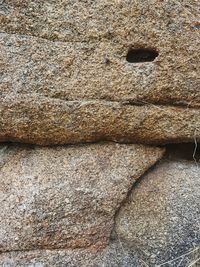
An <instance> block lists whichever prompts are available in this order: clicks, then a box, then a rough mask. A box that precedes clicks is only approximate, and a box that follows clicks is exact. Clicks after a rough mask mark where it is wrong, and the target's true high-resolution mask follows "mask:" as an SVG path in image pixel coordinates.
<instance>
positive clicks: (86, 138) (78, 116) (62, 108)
mask: <svg viewBox="0 0 200 267" xmlns="http://www.w3.org/2000/svg"><path fill="white" fill-rule="evenodd" d="M0 114H1V116H0V129H1V131H0V141H4V142H5V141H10V140H12V141H16V142H26V143H36V144H42V145H48V144H65V143H68V144H71V143H77V142H82V143H83V142H94V141H99V140H110V141H118V142H134V141H135V142H141V143H150V144H152V143H154V144H161V143H170V142H193V141H194V140H195V139H196V140H200V119H199V118H200V109H186V110H185V109H184V108H177V107H164V106H151V105H147V106H130V105H123V104H120V103H117V102H105V101H104V102H99V101H84V102H76V101H70V102H67V101H61V100H58V99H53V100H50V101H49V99H48V98H46V97H41V96H31V95H23V96H20V97H18V96H16V95H12V96H11V95H9V96H5V97H4V98H3V99H2V101H1V104H0Z"/></svg>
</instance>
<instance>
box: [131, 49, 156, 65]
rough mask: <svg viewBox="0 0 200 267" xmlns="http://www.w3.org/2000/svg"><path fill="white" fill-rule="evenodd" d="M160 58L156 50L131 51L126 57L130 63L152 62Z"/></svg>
mask: <svg viewBox="0 0 200 267" xmlns="http://www.w3.org/2000/svg"><path fill="white" fill-rule="evenodd" d="M157 56H158V52H157V51H156V50H154V49H143V48H139V49H130V50H129V51H128V54H127V56H126V60H127V61H128V62H130V63H140V62H151V61H154V59H155V58H156V57H157Z"/></svg>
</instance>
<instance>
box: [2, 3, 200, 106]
mask: <svg viewBox="0 0 200 267" xmlns="http://www.w3.org/2000/svg"><path fill="white" fill-rule="evenodd" d="M49 5H51V4H49ZM88 5H90V4H88ZM52 8H53V7H52ZM96 8H97V9H98V6H97V7H96ZM116 8H117V7H116ZM127 8H128V6H127ZM172 8H173V7H172ZM129 9H130V7H129ZM96 11H97V10H96ZM116 11H117V9H116ZM88 12H89V10H88ZM156 12H165V9H164V8H160V10H157V11H156ZM118 14H119V15H118V16H119V18H118V19H119V22H118V23H117V25H116V29H117V27H120V25H121V23H122V21H121V17H120V12H119V13H118ZM58 15H59V13H58ZM148 15H149V16H150V14H146V15H145V16H147V18H148ZM177 15H178V16H180V13H179V14H177ZM126 16H127V17H126V20H129V21H130V22H131V21H132V17H133V14H129V13H128V14H126ZM128 16H129V17H128ZM151 16H152V17H151ZM151 16H150V17H149V18H148V19H149V20H150V22H149V24H147V25H146V26H145V27H146V28H145V31H147V29H149V28H150V27H151V26H152V25H151V24H152V23H153V21H155V20H156V19H158V18H156V17H153V16H156V15H155V14H154V13H153V14H152V15H151ZM30 19H31V18H30ZM32 19H34V20H36V22H38V20H39V19H40V18H35V17H34V18H32ZM74 19H75V18H74ZM116 19H117V18H116ZM162 19H163V17H162ZM102 20H103V18H102ZM160 20H161V18H160V19H159V20H158V23H159V25H160V27H161V29H160V31H159V32H157V31H158V29H155V27H154V28H153V29H151V30H149V33H144V31H143V33H142V32H139V30H141V29H140V27H139V26H138V24H140V23H141V21H140V20H139V21H138V22H136V21H135V22H134V20H133V21H132V22H131V24H132V26H131V28H133V27H134V30H135V29H137V31H136V32H134V33H133V32H132V33H130V32H129V31H130V30H131V28H130V29H129V28H128V27H127V28H125V29H124V31H125V32H126V35H127V38H125V39H124V36H123V33H121V32H118V34H117V35H116V36H115V37H111V38H110V39H109V40H107V39H105V40H104V39H102V40H99V39H95V40H93V39H91V41H90V39H88V38H87V39H86V40H84V39H82V41H78V42H77V41H76V39H73V38H75V37H74V35H72V40H71V41H70V42H58V41H57V42H53V41H49V40H45V39H43V38H37V37H32V36H26V35H25V36H24V35H18V34H16V32H17V30H16V32H15V34H7V33H1V34H0V44H1V47H0V48H1V51H2V52H1V57H2V59H1V60H2V63H1V68H2V72H3V74H2V78H1V88H2V89H1V91H5V92H7V93H10V92H14V93H32V94H34V93H39V94H40V95H43V96H49V97H55V98H59V99H64V100H97V99H99V100H111V101H128V102H131V103H138V104H145V103H154V104H169V105H173V104H174V105H183V106H190V107H200V104H199V103H200V91H199V85H200V82H199V74H200V71H199V69H200V68H199V63H198V60H197V58H198V57H199V56H200V55H199V49H198V47H199V42H200V41H199V40H200V35H199V32H198V30H197V29H196V28H195V27H194V26H193V24H192V22H190V24H188V25H187V24H186V25H185V26H184V25H182V24H183V23H184V22H183V21H182V23H181V24H180V25H179V22H178V21H177V22H176V23H175V22H174V26H173V29H174V31H175V32H173V29H171V32H168V31H169V26H167V22H165V23H166V25H165V23H164V24H163V25H162V23H161V22H160ZM179 20H180V19H179ZM22 21H23V19H22ZM85 23H87V21H86V22H85ZM101 23H103V21H102V22H101ZM188 23H189V22H188ZM15 24H16V21H15ZM6 25H7V24H6ZM143 25H144V24H143ZM0 26H1V24H0ZM27 26H28V25H27ZM1 27H2V26H1ZM6 27H8V25H7V26H6ZM20 27H21V21H20ZM156 27H158V25H157V26H156ZM22 29H23V28H22ZM134 30H133V29H132V31H134ZM151 31H153V32H154V36H153V37H152V34H153V33H152V32H151ZM49 32H50V30H49ZM180 32H181V34H180ZM37 34H38V37H39V33H37V31H36V32H35V35H36V36H37ZM132 35H134V37H133V36H132ZM90 38H92V37H90ZM116 38H117V39H116ZM130 47H133V48H140V47H141V48H153V49H155V50H157V51H158V54H159V56H158V57H157V58H156V59H155V60H154V61H153V62H143V63H135V64H133V63H129V62H127V60H126V56H127V53H128V51H129V49H130ZM16 63H17V64H16Z"/></svg>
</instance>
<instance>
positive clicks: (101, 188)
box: [0, 143, 163, 251]
mask: <svg viewBox="0 0 200 267" xmlns="http://www.w3.org/2000/svg"><path fill="white" fill-rule="evenodd" d="M15 150H16V148H15ZM162 154H163V149H160V148H154V147H148V146H141V145H119V144H112V143H108V144H94V145H87V146H86V145H85V146H84V145H83V146H69V147H55V148H40V147H34V146H33V147H30V148H29V147H26V146H25V147H24V146H22V147H19V148H18V151H17V152H16V153H15V154H14V155H13V157H11V158H10V159H9V161H7V162H6V163H5V164H4V165H3V167H2V168H1V172H0V181H1V182H0V203H1V205H0V251H13V250H27V249H37V248H38V249H39V248H42V249H44V248H49V249H55V248H77V247H80V248H81V247H84V248H85V247H89V246H93V247H95V248H100V247H105V246H106V245H107V244H108V242H109V238H110V232H111V230H112V228H113V223H114V222H113V220H114V215H115V213H116V211H117V209H118V208H119V206H120V204H121V202H122V201H123V200H124V199H125V198H126V195H127V193H128V191H129V190H130V188H131V187H132V185H133V183H134V182H135V181H136V179H137V178H139V177H140V176H141V175H142V174H143V173H144V172H145V171H146V170H147V169H148V168H149V167H150V166H152V165H153V164H154V163H155V162H156V161H157V160H158V159H159V158H161V156H162Z"/></svg>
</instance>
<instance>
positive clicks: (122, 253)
mask: <svg viewBox="0 0 200 267" xmlns="http://www.w3.org/2000/svg"><path fill="white" fill-rule="evenodd" d="M0 266H1V267H51V266H52V267H66V266H67V267H86V266H87V267H143V266H142V265H141V264H140V262H139V260H138V258H137V255H136V254H135V253H134V252H133V251H131V249H130V248H128V247H127V246H126V245H124V244H122V243H119V242H117V243H111V244H109V246H107V247H106V248H105V249H103V250H100V251H96V250H94V249H91V248H89V249H73V250H72V249H67V250H66V249H63V250H35V251H34V250H33V251H20V252H8V253H3V254H1V255H0Z"/></svg>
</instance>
